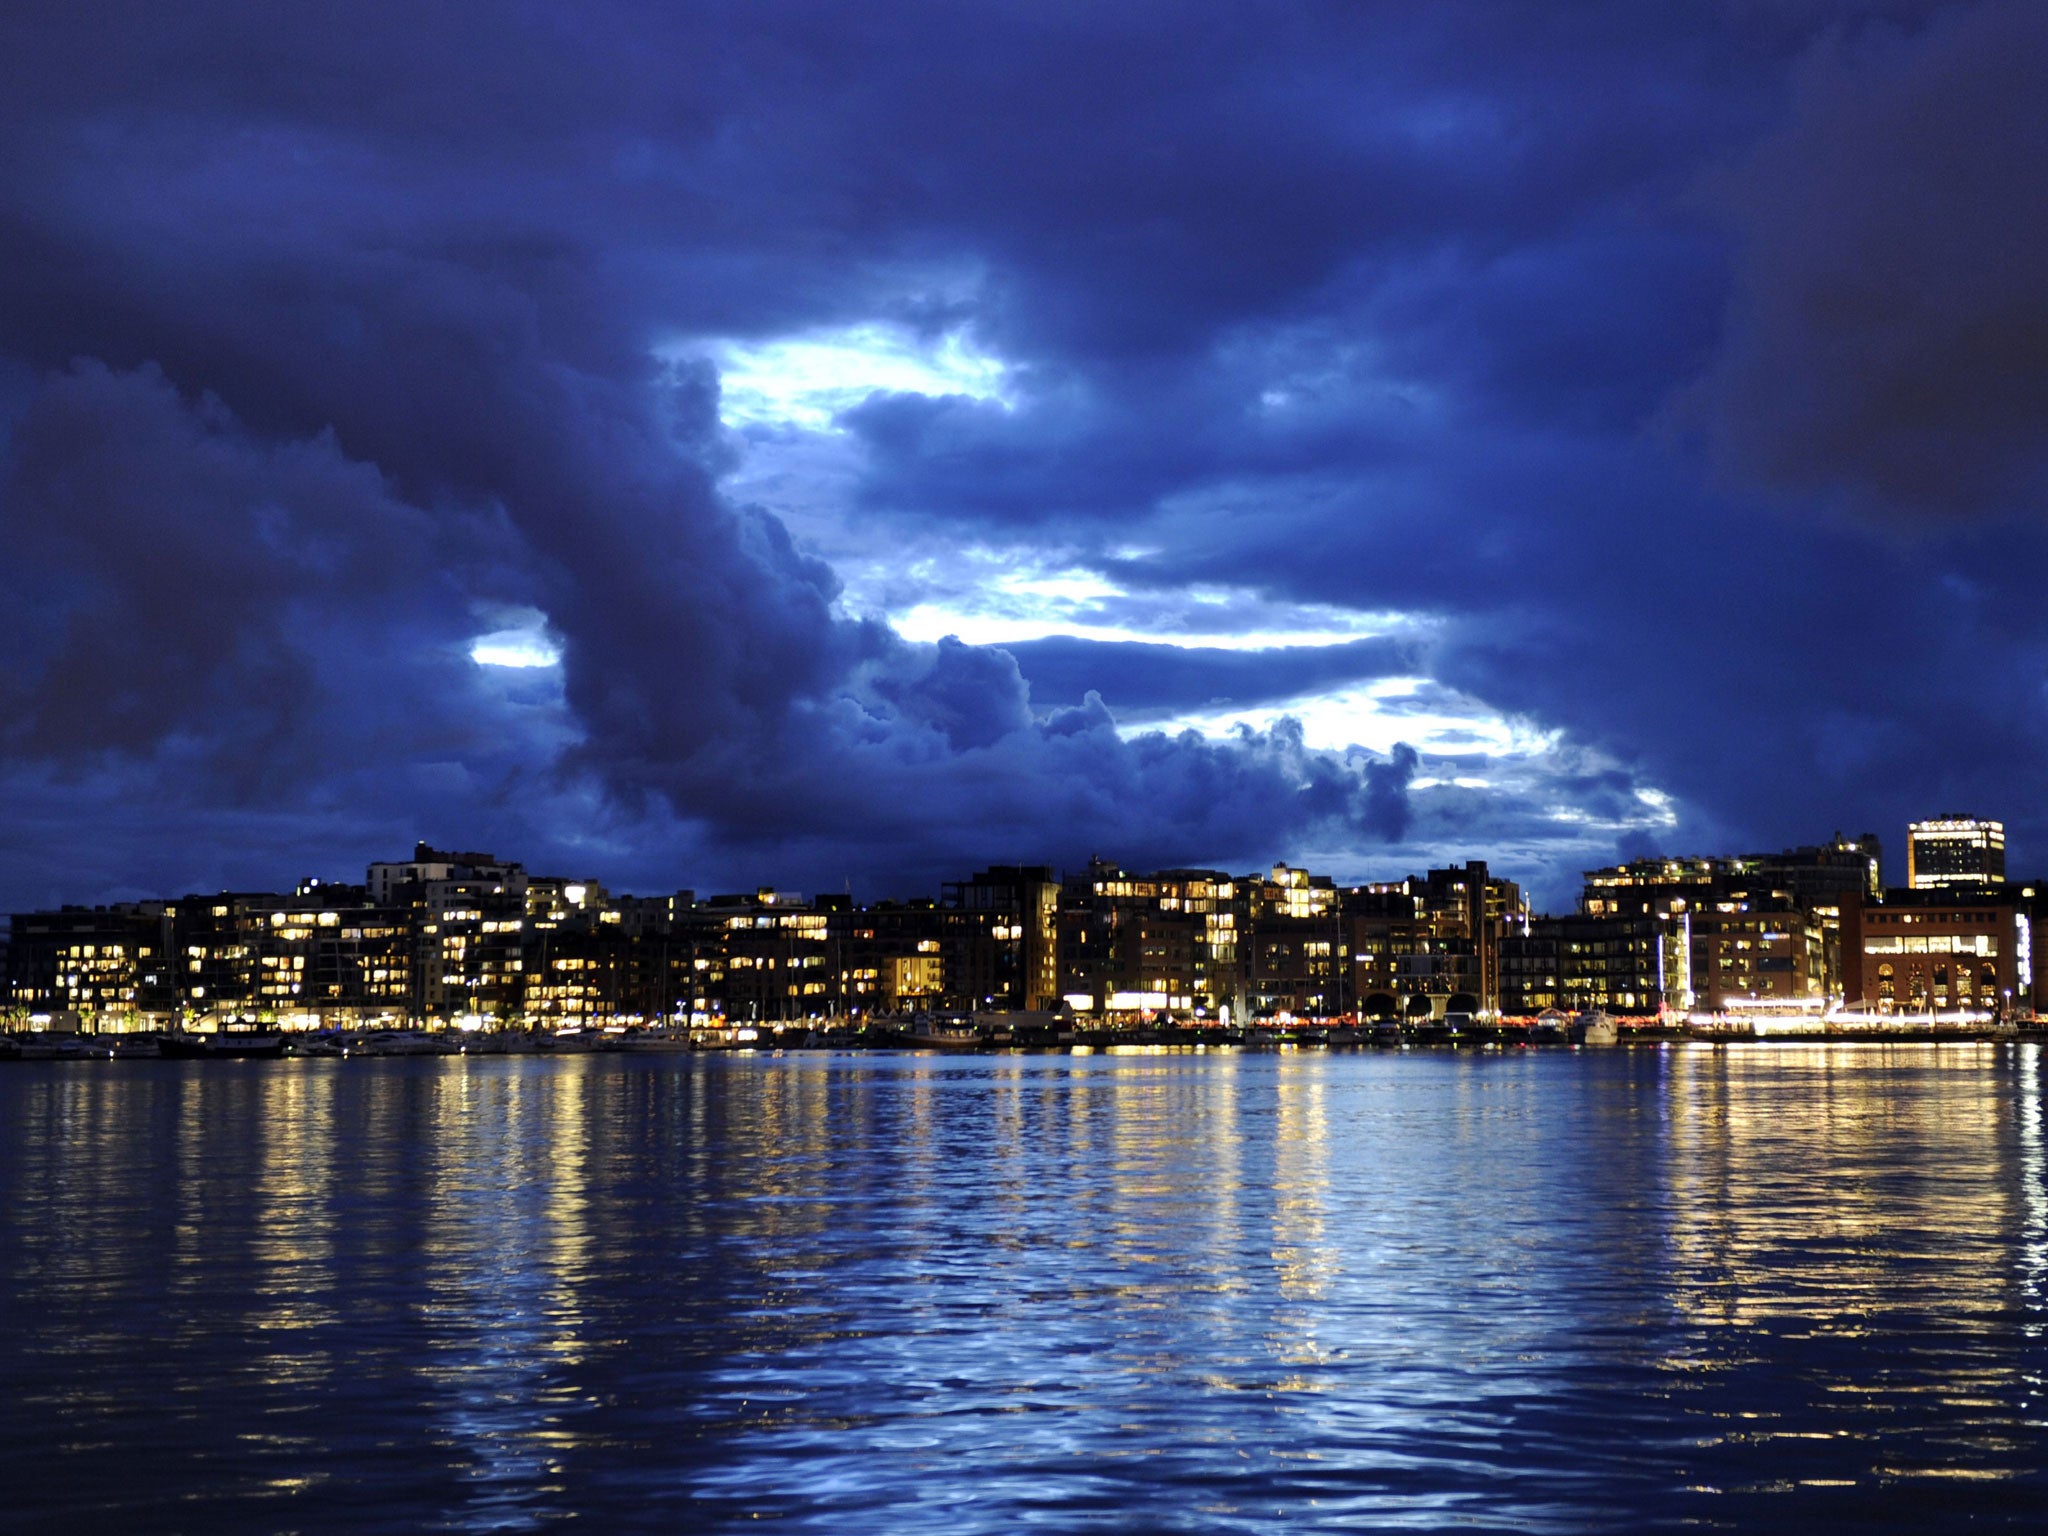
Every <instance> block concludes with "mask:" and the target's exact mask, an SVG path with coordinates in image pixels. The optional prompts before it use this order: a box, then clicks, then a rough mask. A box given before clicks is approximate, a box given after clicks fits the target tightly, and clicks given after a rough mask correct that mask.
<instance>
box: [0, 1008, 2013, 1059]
mask: <svg viewBox="0 0 2048 1536" xmlns="http://www.w3.org/2000/svg"><path fill="white" fill-rule="evenodd" d="M1603 1023H1606V1024H1607V1025H1608V1026H1609V1027H1608V1028H1607V1029H1606V1030H1603V1029H1602V1027H1601V1026H1602V1024H1603ZM2023 1041H2035V1042H2040V1041H2048V1020H2036V1019H2026V1020H2021V1021H2015V1022H2010V1023H1999V1022H1995V1021H1985V1020H1971V1019H1965V1020H1941V1019H1932V1018H1920V1019H1915V1018H1900V1017H1894V1016H1884V1017H1870V1018H1861V1019H1856V1020H1844V1019H1829V1018H1823V1017H1818V1016H1809V1017H1805V1018H1795V1019H1787V1018H1778V1019H1761V1018H1742V1019H1732V1020H1730V1019H1716V1020H1686V1019H1670V1018H1662V1019H1660V1018H1642V1019H1615V1020H1606V1021H1603V1020H1599V1019H1583V1018H1582V1019H1577V1020H1573V1021H1570V1022H1568V1023H1565V1024H1563V1025H1561V1026H1559V1025H1551V1024H1548V1023H1547V1021H1538V1020H1534V1019H1497V1020H1486V1021H1479V1020H1474V1021H1470V1022H1464V1021H1454V1022H1452V1023H1451V1024H1450V1025H1448V1026H1446V1025H1445V1024H1444V1023H1443V1022H1442V1021H1435V1022H1430V1021H1424V1022H1421V1023H1402V1024H1395V1023H1393V1021H1385V1020H1382V1021H1371V1020H1365V1021H1360V1020H1346V1019H1335V1020H1315V1021H1306V1020H1304V1021H1297V1022H1290V1023H1284V1024H1273V1025H1267V1024H1258V1025H1253V1026H1250V1027H1245V1028H1234V1027H1228V1026H1222V1025H1215V1024H1187V1023H1178V1022H1166V1023H1158V1024H1147V1025H1134V1026H1131V1027H1126V1028H1115V1027H1099V1026H1088V1025H1080V1024H1074V1023H1071V1022H1065V1021H1044V1020H1035V1021H1034V1020H1025V1021H1013V1020H1010V1019H1007V1018H1006V1017H1005V1016H1003V1015H989V1016H984V1017H981V1018H976V1019H970V1020H955V1021H931V1020H894V1019H891V1020H858V1021H856V1020H848V1019H836V1020H829V1019H820V1020H815V1021H809V1022H801V1023H787V1024H778V1025H765V1026H749V1025H715V1026H700V1027H695V1028H676V1029H666V1028H642V1027H624V1028H611V1029H591V1030H582V1029H570V1030H556V1029H547V1028H535V1029H504V1030H460V1029H445V1030H429V1029H403V1030H397V1029H394V1030H353V1031H339V1030H302V1031H275V1030H272V1031H265V1030H231V1031H215V1032H210V1033H203V1034H202V1033H191V1032H183V1031H168V1030H151V1031H130V1032H122V1033H107V1034H100V1033H86V1032H50V1031H46V1030H25V1031H16V1032H12V1033H0V1062H4V1061H133V1060H150V1059H165V1060H186V1061H230V1060H232V1061H252V1060H283V1059H287V1058H296V1059H303V1058H338V1059H350V1058H353V1059H356V1060H362V1059H366V1058H368V1059H384V1058H387V1057H394V1056H526V1055H542V1056H547V1055H579V1054H586V1053H597V1054H612V1053H617V1054H632V1055H638V1054H665V1053H689V1052H731V1053H745V1052H782V1051H876V1052H884V1051H887V1052H936V1053H971V1054H990V1053H999V1052H1013V1051H1031V1052H1072V1053H1076V1054H1087V1053H1092V1052H1114V1051H1128V1050H1183V1051H1280V1050H1286V1051H1300V1050H1338V1051H1341V1050H1362V1051H1402V1050H1465V1051H1480V1050H1484V1051H1521V1050H1558V1049H1566V1050H1570V1049H1578V1050H1587V1049H1595V1050H1597V1049H1600V1048H1603V1047H1619V1046H1663V1045H1672V1044H1688V1043H1690V1044H1712V1045H1736V1044H1753V1043H1759V1042H1761V1043H1779V1044H1818V1043H1839V1042H1861V1043H1867V1044H1880V1043H1891V1044H1929V1043H1933V1044H1987V1043H2017V1042H2023Z"/></svg>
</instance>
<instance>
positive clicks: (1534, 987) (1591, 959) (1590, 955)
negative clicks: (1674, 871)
mask: <svg viewBox="0 0 2048 1536" xmlns="http://www.w3.org/2000/svg"><path fill="white" fill-rule="evenodd" d="M1500 974H1501V1002H1500V1008H1501V1012H1503V1013H1505V1014H1509V1015H1513V1016H1518V1017H1528V1016H1533V1015H1535V1014H1538V1013H1541V1012H1542V1011H1543V1010H1545V1009H1547V1008H1558V1009H1562V1010H1564V1011H1566V1012H1579V1011H1581V1010H1585V1009H1594V1008H1598V1009H1604V1010H1606V1011H1607V1012H1609V1013H1613V1014H1622V1015H1628V1016H1633V1017H1645V1016H1648V1015H1651V1014H1656V1013H1661V1012H1664V1011H1667V1010H1670V1009H1686V1008H1690V1007H1691V1006H1692V1005H1693V988H1692V934H1691V926H1690V913H1689V912H1684V911H1678V912H1661V911H1652V912H1645V913H1638V914H1636V915H1633V916H1619V915H1616V916H1609V915H1596V914H1592V913H1585V912H1578V913H1572V914H1570V915H1568V916H1564V917H1537V918H1532V919H1530V921H1529V925H1528V928H1527V929H1526V931H1524V932H1522V933H1515V934H1507V935H1504V936H1503V937H1502V939H1501V941H1500Z"/></svg>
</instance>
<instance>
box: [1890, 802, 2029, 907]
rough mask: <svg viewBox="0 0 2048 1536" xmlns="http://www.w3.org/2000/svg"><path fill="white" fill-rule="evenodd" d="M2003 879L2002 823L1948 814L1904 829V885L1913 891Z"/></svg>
mask: <svg viewBox="0 0 2048 1536" xmlns="http://www.w3.org/2000/svg"><path fill="white" fill-rule="evenodd" d="M2004 879H2005V823H2004V822H2002V821H1987V820H1984V819H1982V818H1980V817H1976V816H1960V815H1956V814H1954V813H1949V814H1945V815H1941V816H1936V817H1934V818H1932V819H1931V820H1928V821H1916V822H1913V823H1912V824H1911V825H1910V826H1908V827H1907V828H1906V884H1907V886H1908V887H1910V888H1911V889H1913V890H1916V891H1931V890H1939V889H1942V888H1943V887H1946V886H1981V885H1988V884H1996V883H1997V882H1999V881H2002V880H2004Z"/></svg>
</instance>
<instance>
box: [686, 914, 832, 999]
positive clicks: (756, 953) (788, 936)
mask: <svg viewBox="0 0 2048 1536" xmlns="http://www.w3.org/2000/svg"><path fill="white" fill-rule="evenodd" d="M705 908H706V910H707V911H708V912H709V913H710V914H711V915H712V916H713V917H714V918H716V919H718V920H719V921H720V922H721V923H722V926H723V932H724V936H725V1011H726V1016H727V1017H728V1018H729V1019H731V1020H732V1021H733V1022H734V1023H736V1024H737V1023H746V1024H753V1023H781V1022H785V1021H788V1020H793V1019H808V1018H816V1017H819V1016H822V1015H823V1014H825V1013H827V1012H828V1011H830V1008H831V1002H832V999H831V997H830V994H831V993H832V992H833V990H834V988H832V986H831V985H830V981H829V975H828V968H827V960H828V959H829V953H828V951H829V949H830V934H829V931H828V929H829V923H830V918H829V916H828V913H827V911H826V909H825V908H823V907H822V906H814V905H812V904H811V903H810V902H808V901H806V900H805V899H804V897H803V896H802V895H800V894H798V893H796V892H791V891H777V890H775V889H773V888H772V887H769V886H763V887H761V888H760V889H759V890H757V891H755V892H754V893H753V894H752V895H750V896H749V895H739V896H714V897H712V898H711V900H710V901H708V902H707V903H705Z"/></svg>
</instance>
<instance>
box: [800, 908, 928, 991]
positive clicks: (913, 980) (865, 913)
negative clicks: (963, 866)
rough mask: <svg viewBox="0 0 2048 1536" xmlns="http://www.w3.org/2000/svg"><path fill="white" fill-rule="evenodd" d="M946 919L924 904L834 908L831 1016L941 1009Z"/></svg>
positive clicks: (830, 925) (831, 918)
mask: <svg viewBox="0 0 2048 1536" xmlns="http://www.w3.org/2000/svg"><path fill="white" fill-rule="evenodd" d="M948 916H949V914H946V913H944V912H942V911H941V910H940V909H939V905H938V903H937V902H934V901H932V900H930V899H929V898H921V899H919V900H916V901H884V902H877V903H876V904H874V905H873V906H868V907H855V906H853V905H852V904H851V903H850V902H849V903H846V904H845V905H843V906H839V907H836V908H834V909H833V910H832V911H831V912H830V913H829V922H828V925H827V933H828V935H829V937H830V957H831V970H832V973H833V982H834V985H833V987H832V991H831V995H830V996H831V1011H832V1012H834V1013H843V1014H870V1013H877V1012H880V1013H903V1012H908V1011H915V1010H917V1009H929V1008H933V1007H937V1006H939V1005H941V1004H942V1003H943V1002H944V1001H945V998H946V991H947V985H948V983H947V963H946V954H945V950H946V943H945V940H946V933H947V926H946V925H947V919H948Z"/></svg>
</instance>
